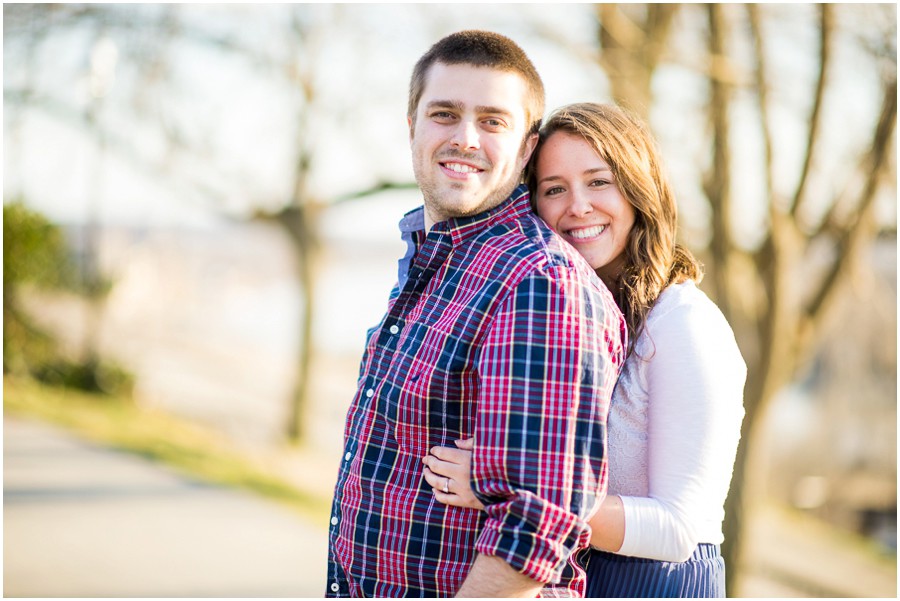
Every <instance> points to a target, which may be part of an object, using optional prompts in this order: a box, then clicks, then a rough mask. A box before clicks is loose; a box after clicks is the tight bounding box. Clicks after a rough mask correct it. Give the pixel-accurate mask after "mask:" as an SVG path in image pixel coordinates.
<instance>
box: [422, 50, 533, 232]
mask: <svg viewBox="0 0 900 601" xmlns="http://www.w3.org/2000/svg"><path fill="white" fill-rule="evenodd" d="M525 85H526V84H525V81H524V80H523V79H522V78H521V77H520V76H519V75H516V74H514V73H509V72H506V71H498V70H495V69H490V68H486V67H474V66H472V65H445V64H443V63H435V64H434V65H432V67H431V69H430V70H429V72H428V78H427V80H426V83H425V89H424V90H423V92H422V98H421V99H420V100H419V106H418V107H417V108H416V118H415V120H414V121H413V120H410V129H409V136H410V148H411V149H412V156H413V170H414V172H415V175H416V181H417V182H418V184H419V187H420V188H421V189H422V194H423V196H424V199H425V222H426V226H427V228H428V229H430V228H431V225H433V224H434V223H438V222H440V221H445V220H447V219H449V218H451V217H464V216H468V215H475V214H477V213H480V212H482V211H486V210H488V209H491V208H493V207H495V206H497V205H498V204H500V203H501V202H503V200H505V199H506V198H507V197H508V196H509V195H510V194H511V193H512V191H513V190H514V189H515V187H516V185H517V184H518V183H519V181H520V177H521V173H522V169H523V168H524V166H525V163H526V162H527V161H528V158H529V157H530V156H531V151H532V150H534V145H535V142H536V141H537V136H536V135H532V136H530V137H529V139H528V140H524V138H525V132H526V129H527V126H528V124H527V123H526V116H525V108H524V103H525V93H526V88H525ZM523 141H524V143H523Z"/></svg>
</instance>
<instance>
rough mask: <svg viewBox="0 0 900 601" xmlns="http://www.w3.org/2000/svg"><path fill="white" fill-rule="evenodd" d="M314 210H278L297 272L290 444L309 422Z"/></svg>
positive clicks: (316, 252) (299, 439) (316, 257)
mask: <svg viewBox="0 0 900 601" xmlns="http://www.w3.org/2000/svg"><path fill="white" fill-rule="evenodd" d="M317 213H318V211H315V210H312V209H310V208H309V207H297V206H292V207H289V208H287V209H285V210H284V211H282V212H281V213H279V214H278V222H279V223H280V224H281V225H282V226H283V227H284V228H285V230H286V231H287V233H288V236H289V238H290V240H291V243H292V245H293V248H294V257H295V260H296V262H297V263H296V264H297V276H298V278H299V281H300V287H301V291H300V295H301V304H302V306H301V309H300V331H299V332H298V341H299V344H298V348H297V355H298V357H297V376H296V381H295V383H294V390H293V392H292V393H291V399H290V404H289V407H288V417H287V423H286V427H285V434H286V435H287V438H288V441H290V442H291V443H293V444H302V443H304V442H305V441H306V437H307V434H308V426H309V407H310V396H311V392H310V391H311V389H312V369H311V367H312V357H313V353H314V347H315V344H314V337H313V320H314V316H315V314H316V290H317V282H318V272H319V264H320V260H321V258H320V257H321V253H320V244H319V240H318V236H317V234H316V232H318V227H317V225H316V223H315V220H316V219H317Z"/></svg>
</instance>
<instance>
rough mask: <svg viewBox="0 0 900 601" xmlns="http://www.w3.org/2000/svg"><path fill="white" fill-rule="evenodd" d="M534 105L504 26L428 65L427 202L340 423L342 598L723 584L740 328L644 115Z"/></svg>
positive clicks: (334, 540)
mask: <svg viewBox="0 0 900 601" xmlns="http://www.w3.org/2000/svg"><path fill="white" fill-rule="evenodd" d="M543 113H544V88H543V84H542V82H541V79H540V77H539V75H538V74H537V72H536V70H535V69H534V67H533V65H532V63H531V62H530V60H529V59H528V57H527V56H526V55H525V53H524V52H523V51H522V50H521V49H520V48H519V47H518V46H517V45H516V44H515V43H514V42H512V41H511V40H509V39H508V38H505V37H503V36H500V35H498V34H494V33H490V32H484V31H464V32H459V33H456V34H453V35H450V36H447V37H446V38H444V39H442V40H440V41H439V42H437V43H436V44H435V45H434V46H432V48H431V49H430V50H429V51H428V52H427V53H426V54H425V55H423V56H422V57H421V59H420V60H419V61H418V63H417V64H416V66H415V68H414V71H413V74H412V78H411V83H410V90H409V106H408V112H407V120H408V123H409V132H410V147H411V150H412V157H413V167H414V172H415V176H416V181H417V183H418V185H419V187H420V189H421V191H422V195H423V206H422V207H420V208H418V209H416V210H415V211H412V212H410V213H408V214H407V215H405V216H404V217H403V219H402V221H401V222H400V230H401V234H402V236H403V239H404V240H405V241H406V244H407V252H406V254H405V256H404V257H403V258H401V260H400V266H399V274H398V283H397V285H396V286H395V288H394V290H393V291H392V292H391V294H390V297H389V300H388V308H387V311H386V313H385V315H384V317H383V318H382V320H381V322H380V323H379V324H378V326H377V327H375V328H374V329H372V330H371V331H370V332H369V337H368V340H367V342H366V348H365V353H364V355H363V358H362V363H361V367H360V375H359V380H358V383H357V392H356V395H355V397H354V399H353V402H352V404H351V406H350V409H349V412H348V415H347V421H346V425H345V431H344V451H343V455H342V457H341V465H340V469H339V473H338V479H337V485H336V488H335V497H334V503H333V507H332V515H331V527H330V532H329V565H328V582H327V587H328V589H327V592H326V594H327V595H328V596H333V597H447V596H459V597H519V596H523V597H535V596H542V597H583V596H590V597H663V596H669V597H715V596H724V591H725V589H724V581H725V566H724V563H723V561H722V558H721V555H720V554H719V547H718V545H719V543H721V542H722V529H721V525H722V519H723V517H724V514H723V509H722V507H723V504H724V500H725V496H726V494H727V491H728V487H729V484H730V480H731V471H732V465H733V462H734V456H735V452H736V449H737V443H738V438H739V436H740V423H741V419H742V417H743V406H742V392H743V385H744V380H745V377H746V368H745V365H744V362H743V360H742V358H741V356H740V353H739V351H738V348H737V345H736V343H735V340H734V335H733V333H732V331H731V328H730V327H729V325H728V323H727V322H726V321H725V319H724V317H723V316H722V314H721V312H719V310H718V309H717V308H716V306H715V305H714V304H713V303H712V302H711V301H710V300H709V299H708V298H707V297H706V296H705V295H704V294H703V293H702V292H701V291H700V290H699V289H698V288H697V286H696V284H697V283H698V282H699V281H700V278H701V277H702V271H701V267H700V265H699V264H698V263H697V261H696V260H695V259H694V258H693V256H692V255H691V254H690V252H689V251H687V250H686V249H684V248H682V247H681V246H679V245H677V244H676V243H675V231H676V206H675V200H674V195H673V193H672V191H671V189H670V186H669V183H668V178H667V176H666V174H665V172H664V169H663V167H662V165H661V164H660V157H659V152H658V150H657V148H656V144H655V142H654V140H653V138H652V136H651V135H650V133H649V131H648V128H647V127H646V125H645V124H643V123H642V122H641V121H640V120H638V119H637V118H635V117H634V116H632V115H631V114H629V113H628V112H627V111H625V110H623V109H621V108H618V107H615V106H611V105H600V104H593V103H583V104H575V105H569V106H566V107H562V108H560V109H558V110H556V111H555V112H554V113H552V114H551V116H550V117H549V118H548V119H547V120H546V122H544V123H543V125H541V123H542V118H543Z"/></svg>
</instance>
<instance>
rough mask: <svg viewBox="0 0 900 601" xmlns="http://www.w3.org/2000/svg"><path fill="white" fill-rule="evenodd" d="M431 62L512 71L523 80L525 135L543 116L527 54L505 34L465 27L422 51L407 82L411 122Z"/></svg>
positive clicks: (536, 127) (537, 78)
mask: <svg viewBox="0 0 900 601" xmlns="http://www.w3.org/2000/svg"><path fill="white" fill-rule="evenodd" d="M435 63H443V64H445V65H472V66H474V67H488V68H491V69H497V70H498V71H508V72H511V73H515V74H517V75H519V76H520V77H522V79H524V80H525V84H526V90H527V92H526V94H525V118H526V119H527V121H528V132H527V135H531V134H534V133H537V132H538V130H539V129H540V127H541V119H542V118H543V116H544V83H543V82H542V81H541V77H540V75H538V72H537V69H535V68H534V65H533V64H532V63H531V60H530V59H529V58H528V55H526V54H525V51H524V50H522V49H521V48H520V47H519V46H518V44H516V43H515V42H513V41H512V40H511V39H509V38H508V37H506V36H502V35H500V34H499V33H494V32H491V31H478V30H468V31H459V32H456V33H452V34H450V35H448V36H447V37H445V38H443V39H441V40H439V41H438V42H437V43H436V44H435V45H434V46H432V47H431V48H430V49H429V50H428V52H426V53H425V54H424V55H422V58H420V59H419V62H417V63H416V66H415V68H414V69H413V74H412V78H411V79H410V82H409V105H408V107H407V116H408V117H409V118H410V119H412V120H413V122H415V119H416V110H417V109H418V108H419V100H420V99H421V98H422V92H423V91H424V90H425V82H426V79H427V77H428V70H429V69H430V68H431V66H432V65H433V64H435Z"/></svg>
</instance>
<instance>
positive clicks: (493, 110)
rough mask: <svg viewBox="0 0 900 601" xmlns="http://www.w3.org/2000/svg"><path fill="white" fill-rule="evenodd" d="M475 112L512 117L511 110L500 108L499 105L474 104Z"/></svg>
mask: <svg viewBox="0 0 900 601" xmlns="http://www.w3.org/2000/svg"><path fill="white" fill-rule="evenodd" d="M475 112H476V113H479V114H485V113H487V114H489V115H501V116H503V117H512V116H513V114H512V112H511V111H508V110H506V109H504V108H500V107H499V106H476V107H475Z"/></svg>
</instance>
